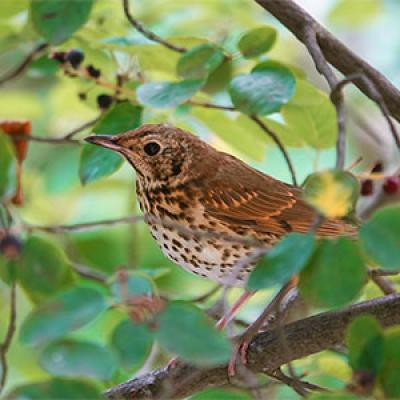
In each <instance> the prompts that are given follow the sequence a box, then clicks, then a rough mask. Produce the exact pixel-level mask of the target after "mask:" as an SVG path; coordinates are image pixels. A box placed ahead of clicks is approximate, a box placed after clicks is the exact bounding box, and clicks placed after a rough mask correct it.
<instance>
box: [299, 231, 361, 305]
mask: <svg viewBox="0 0 400 400" xmlns="http://www.w3.org/2000/svg"><path fill="white" fill-rule="evenodd" d="M366 281H367V270H366V267H365V265H364V261H363V259H362V257H361V254H360V251H359V249H358V247H357V244H356V243H354V242H353V241H352V240H350V239H346V238H339V239H327V240H321V241H320V243H319V244H318V246H317V248H316V250H315V252H314V254H313V256H312V257H311V259H310V261H309V262H308V265H307V266H306V267H305V268H304V269H303V270H302V271H301V273H300V284H299V287H300V291H301V294H302V296H304V298H305V299H306V300H307V301H309V302H310V303H312V304H314V305H316V306H320V307H338V306H342V305H345V304H347V303H349V302H350V301H351V300H353V299H355V298H356V297H357V296H358V295H359V293H360V291H361V289H362V287H363V286H364V284H365V283H366Z"/></svg>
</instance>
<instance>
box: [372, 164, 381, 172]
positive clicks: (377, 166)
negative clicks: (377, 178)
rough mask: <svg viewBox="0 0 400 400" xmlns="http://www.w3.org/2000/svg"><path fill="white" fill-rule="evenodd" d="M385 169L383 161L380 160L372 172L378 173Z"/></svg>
mask: <svg viewBox="0 0 400 400" xmlns="http://www.w3.org/2000/svg"><path fill="white" fill-rule="evenodd" d="M382 171H383V165H382V163H381V162H378V163H376V164H375V167H374V168H372V172H374V173H378V172H382Z"/></svg>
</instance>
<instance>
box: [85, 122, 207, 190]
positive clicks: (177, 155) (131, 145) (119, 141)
mask: <svg viewBox="0 0 400 400" xmlns="http://www.w3.org/2000/svg"><path fill="white" fill-rule="evenodd" d="M85 140H86V141H87V142H89V143H92V144H95V145H98V146H102V147H105V148H107V149H110V150H114V151H116V152H118V153H120V154H121V155H122V156H124V157H125V159H126V160H127V161H128V162H129V163H130V164H131V165H132V166H133V168H134V169H135V170H136V172H137V174H138V179H139V180H141V181H142V183H143V184H145V185H146V186H152V187H157V186H159V185H163V184H168V185H176V184H179V183H183V182H184V181H185V180H187V179H190V178H193V177H195V175H196V169H193V168H192V165H194V164H195V163H196V162H198V161H199V160H201V157H202V154H203V152H204V151H205V150H206V149H207V148H208V147H209V146H207V145H206V144H205V143H204V142H202V141H200V140H199V139H198V138H197V137H195V136H194V135H192V134H190V133H188V132H185V131H183V130H182V129H179V128H175V127H172V126H169V125H164V124H154V125H153V124H147V125H143V126H141V127H140V128H137V129H134V130H132V131H128V132H125V133H122V134H119V135H114V136H104V135H92V136H89V137H87V138H86V139H85Z"/></svg>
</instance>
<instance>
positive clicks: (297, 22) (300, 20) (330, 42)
mask: <svg viewBox="0 0 400 400" xmlns="http://www.w3.org/2000/svg"><path fill="white" fill-rule="evenodd" d="M255 1H256V2H257V3H258V4H259V5H260V6H261V7H263V8H264V9H265V10H267V11H268V12H270V13H271V14H272V15H273V16H274V17H276V18H277V19H278V20H279V21H280V22H281V23H282V24H283V25H285V26H286V27H287V28H288V29H289V30H290V31H291V32H292V33H293V34H294V35H295V36H296V37H297V38H298V39H299V40H300V41H301V42H303V43H305V41H306V37H305V35H306V33H307V31H309V30H310V29H311V28H312V29H313V30H314V31H315V34H316V38H317V41H318V44H319V47H320V49H321V51H322V53H323V55H324V57H325V59H326V60H327V61H328V62H329V63H330V64H331V65H332V66H334V67H335V68H336V69H337V70H339V71H340V72H341V73H342V74H344V75H345V76H348V75H351V74H354V73H361V74H363V75H364V76H366V78H367V79H368V80H370V81H371V82H372V84H373V86H374V87H375V89H376V90H377V91H378V92H379V93H380V94H381V95H382V98H383V100H384V102H385V104H386V106H387V108H388V109H389V111H390V113H391V115H392V116H393V117H394V118H395V119H397V120H398V121H399V122H400V91H399V90H397V88H396V87H395V86H393V85H392V84H391V83H390V82H389V81H388V80H387V79H386V78H385V76H383V75H382V74H381V73H380V72H379V71H377V70H376V69H375V68H374V67H372V66H371V65H370V64H368V63H367V62H366V61H364V60H363V59H362V58H360V57H358V56H357V55H356V54H354V53H353V52H352V51H351V50H350V49H349V48H348V47H346V46H345V45H344V44H343V43H342V42H340V41H339V40H338V39H336V38H335V37H334V36H333V35H332V34H331V33H330V32H328V31H327V30H326V29H325V28H324V27H322V26H321V25H320V24H319V23H318V22H317V21H316V20H315V19H314V18H312V17H311V15H309V14H308V13H307V12H306V11H305V10H303V9H302V8H301V7H299V6H298V5H297V4H296V3H294V2H293V1H292V0H255ZM354 84H355V85H356V86H357V87H358V88H359V89H360V90H361V91H362V92H363V93H364V94H365V95H366V96H368V97H369V98H370V99H372V100H374V101H375V93H374V91H371V85H368V83H367V82H366V80H363V79H356V80H355V81H354Z"/></svg>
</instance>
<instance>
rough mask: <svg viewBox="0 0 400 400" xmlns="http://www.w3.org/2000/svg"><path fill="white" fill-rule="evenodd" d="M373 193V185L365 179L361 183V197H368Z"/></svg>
mask: <svg viewBox="0 0 400 400" xmlns="http://www.w3.org/2000/svg"><path fill="white" fill-rule="evenodd" d="M373 192H374V183H373V182H372V180H371V179H366V180H365V181H363V182H362V183H361V194H362V195H363V196H370V195H371V194H372V193H373Z"/></svg>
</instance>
